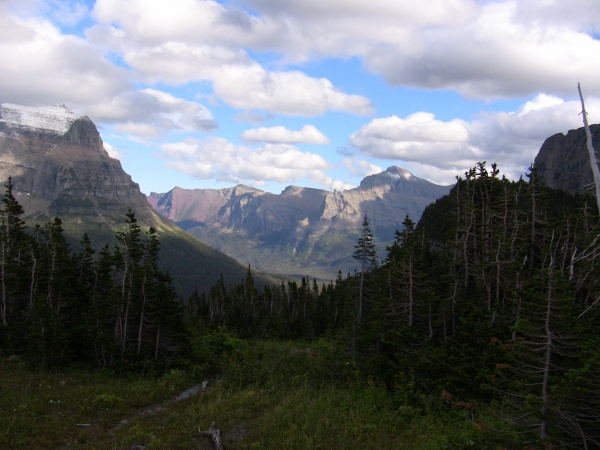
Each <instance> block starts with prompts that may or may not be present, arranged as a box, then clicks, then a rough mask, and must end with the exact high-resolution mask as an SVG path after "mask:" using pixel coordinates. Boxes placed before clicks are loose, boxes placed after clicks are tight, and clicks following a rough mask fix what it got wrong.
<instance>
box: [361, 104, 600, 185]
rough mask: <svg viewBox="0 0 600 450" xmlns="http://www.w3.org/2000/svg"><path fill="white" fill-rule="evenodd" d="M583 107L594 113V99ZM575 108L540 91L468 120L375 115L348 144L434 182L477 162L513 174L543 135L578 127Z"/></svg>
mask: <svg viewBox="0 0 600 450" xmlns="http://www.w3.org/2000/svg"><path fill="white" fill-rule="evenodd" d="M586 109H588V113H589V114H590V115H592V116H595V117H600V101H599V100H598V99H595V98H590V99H589V100H588V101H587V103H586ZM580 111H581V105H580V103H579V102H578V101H564V100H562V99H559V98H557V97H553V96H550V95H547V94H540V95H538V96H536V97H535V98H533V99H531V100H530V101H528V102H526V103H524V104H523V105H522V106H521V107H520V108H519V109H518V110H517V111H515V112H511V113H507V112H496V113H486V114H482V115H480V116H479V117H477V118H475V119H474V120H472V121H470V122H467V121H462V120H451V121H440V120H437V119H436V118H435V116H434V115H433V114H431V113H423V112H421V113H415V114H412V115H410V116H408V117H406V118H400V117H396V116H391V117H385V118H377V119H374V120H372V121H371V122H369V123H368V124H366V125H364V126H363V127H361V128H360V129H359V130H358V131H356V132H354V133H353V134H352V135H351V136H350V142H351V144H352V145H353V146H355V148H356V149H357V151H358V152H359V153H361V154H363V155H366V156H370V157H375V158H378V159H387V160H392V161H401V162H402V165H403V167H406V168H407V169H409V170H414V171H416V172H417V173H420V174H422V175H423V176H426V177H428V178H429V179H432V180H434V181H436V182H441V183H450V182H452V179H453V178H454V177H455V175H457V174H459V175H462V173H463V172H464V170H466V169H468V168H469V167H472V166H474V165H475V164H476V163H477V162H480V161H487V162H488V163H492V162H497V163H498V164H499V167H500V169H501V170H502V172H503V173H505V174H506V175H507V176H509V177H512V178H518V177H519V175H520V174H522V173H524V172H525V171H526V169H527V167H528V166H529V165H530V164H532V163H533V160H534V159H535V156H536V155H537V152H538V151H539V148H540V147H541V145H542V143H543V141H544V140H545V139H546V138H547V137H549V136H551V135H553V134H556V132H557V130H562V132H567V131H568V130H569V129H574V128H579V127H581V126H582V122H581V116H579V115H578V113H579V112H580ZM411 168H412V169H411Z"/></svg>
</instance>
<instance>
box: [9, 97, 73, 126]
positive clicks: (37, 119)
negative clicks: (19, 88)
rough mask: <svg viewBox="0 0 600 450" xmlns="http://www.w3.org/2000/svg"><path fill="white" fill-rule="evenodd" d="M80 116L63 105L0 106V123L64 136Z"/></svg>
mask: <svg viewBox="0 0 600 450" xmlns="http://www.w3.org/2000/svg"><path fill="white" fill-rule="evenodd" d="M79 118H80V116H78V115H77V114H75V113H74V112H72V111H70V110H69V109H67V107H66V106H65V105H64V104H60V105H52V106H22V105H13V104H11V103H2V104H1V105H0V122H4V123H5V124H7V125H9V126H11V127H15V126H17V127H25V128H33V129H38V130H44V131H46V132H50V133H56V134H65V133H66V132H67V131H69V128H71V125H73V122H75V121H76V120H77V119H79Z"/></svg>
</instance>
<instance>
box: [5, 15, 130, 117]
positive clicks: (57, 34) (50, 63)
mask: <svg viewBox="0 0 600 450" xmlns="http://www.w3.org/2000/svg"><path fill="white" fill-rule="evenodd" d="M0 27H1V28H2V34H1V36H0V52H1V54H2V58H1V59H0V72H1V73H2V77H0V91H2V95H3V101H8V102H14V103H21V104H29V105H40V104H53V103H67V104H71V105H79V106H81V108H80V109H84V108H85V107H87V106H88V105H93V104H96V103H98V102H101V101H104V100H107V99H109V98H111V97H112V96H114V95H117V94H118V93H119V92H120V91H122V90H123V89H126V88H127V87H128V85H129V84H128V81H127V78H128V75H127V73H126V71H125V70H123V69H122V68H119V67H115V66H114V65H113V64H111V63H109V62H108V61H106V60H105V59H104V58H103V57H102V56H101V55H99V54H98V53H97V52H96V51H95V50H94V49H93V47H91V46H90V44H89V43H88V42H86V41H85V40H83V39H81V38H78V37H76V36H73V35H65V34H63V33H61V31H60V30H59V29H58V28H57V27H56V26H54V25H53V24H52V23H50V22H49V21H47V20H43V19H39V18H35V17H30V18H24V19H21V18H18V17H17V16H15V15H11V14H10V13H9V10H8V7H7V6H6V5H4V6H3V5H0Z"/></svg>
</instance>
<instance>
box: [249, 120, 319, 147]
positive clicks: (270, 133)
mask: <svg viewBox="0 0 600 450" xmlns="http://www.w3.org/2000/svg"><path fill="white" fill-rule="evenodd" d="M241 138H242V139H244V140H245V141H256V142H281V143H286V144H329V139H328V138H327V136H325V135H324V134H323V133H321V132H320V131H319V130H317V129H316V128H315V127H314V126H312V125H304V126H303V127H302V129H301V130H299V131H292V130H290V129H288V128H286V127H283V126H279V127H260V128H252V129H250V130H246V131H244V132H243V133H242V135H241Z"/></svg>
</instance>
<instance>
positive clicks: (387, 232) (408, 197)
mask: <svg viewBox="0 0 600 450" xmlns="http://www.w3.org/2000/svg"><path fill="white" fill-rule="evenodd" d="M449 190H450V186H438V185H435V184H433V183H430V182H428V181H426V180H423V179H420V178H418V177H415V176H414V175H412V174H411V173H410V172H408V171H406V170H403V169H400V168H398V167H390V168H388V169H387V170H386V171H384V172H382V173H380V174H377V175H372V176H369V177H367V178H365V179H364V180H363V181H362V183H361V185H360V186H359V187H357V188H355V189H350V190H347V191H343V192H339V191H334V192H329V191H326V190H321V189H311V188H302V187H297V186H289V187H288V188H286V189H285V190H284V191H283V192H282V193H281V194H279V195H276V194H272V193H268V192H264V191H261V190H259V189H255V188H251V187H247V186H242V185H240V186H236V187H234V188H228V189H220V190H214V189H195V190H186V189H180V188H174V189H173V190H171V191H170V192H168V193H166V194H157V193H152V194H150V196H149V197H148V201H149V202H150V204H151V205H152V206H153V207H154V208H155V209H156V210H157V211H158V212H160V213H161V214H162V215H163V216H165V217H168V218H169V219H171V220H173V221H174V222H176V223H177V224H179V225H180V226H181V227H182V228H185V229H187V230H188V231H189V232H190V233H192V234H193V235H194V236H197V237H199V238H200V239H202V240H203V241H205V242H207V243H209V244H210V245H211V246H213V247H215V248H218V249H219V250H221V251H223V252H225V253H227V254H228V255H230V256H232V257H234V258H236V259H237V260H239V261H241V262H243V263H248V264H251V265H252V266H253V267H257V268H259V269H261V270H265V271H267V272H271V273H276V274H282V275H287V276H300V275H307V276H310V277H316V278H318V279H333V278H335V276H336V273H337V271H338V270H342V272H343V273H344V275H345V274H346V273H347V272H352V271H353V270H354V268H355V266H356V264H355V261H354V259H353V258H352V256H351V255H352V253H353V251H354V245H355V244H356V242H357V239H358V236H359V233H360V229H361V228H360V224H361V222H362V220H363V218H364V216H365V214H366V215H367V218H368V220H369V223H370V225H371V229H372V230H373V233H374V237H375V242H376V243H377V245H378V247H379V251H380V256H382V257H383V256H384V255H385V246H386V245H389V244H390V243H391V242H392V241H393V239H394V232H395V231H396V230H398V229H401V228H402V221H403V220H404V218H405V217H406V216H407V215H408V216H410V217H411V218H412V219H413V220H414V221H415V222H416V221H418V219H419V218H420V216H421V213H422V212H423V209H424V208H425V206H427V205H428V204H429V203H431V202H433V201H434V200H436V199H437V198H439V197H441V196H443V195H445V194H447V193H448V192H449Z"/></svg>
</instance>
